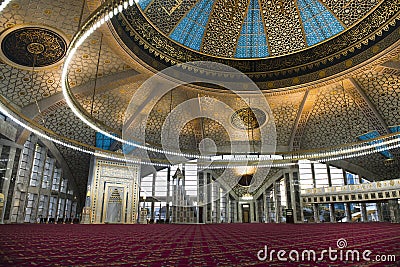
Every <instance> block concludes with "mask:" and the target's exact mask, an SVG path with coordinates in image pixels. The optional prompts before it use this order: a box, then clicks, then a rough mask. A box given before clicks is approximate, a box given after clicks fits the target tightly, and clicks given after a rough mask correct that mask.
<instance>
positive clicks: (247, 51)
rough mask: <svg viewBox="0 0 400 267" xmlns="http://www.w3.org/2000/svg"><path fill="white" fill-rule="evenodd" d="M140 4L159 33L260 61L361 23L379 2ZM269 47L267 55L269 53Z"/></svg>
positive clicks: (257, 0) (206, 50)
mask: <svg viewBox="0 0 400 267" xmlns="http://www.w3.org/2000/svg"><path fill="white" fill-rule="evenodd" d="M361 2H367V3H360V1H359V0H358V1H356V0H351V1H330V0H298V1H280V0H269V1H267V0H261V1H260V0H218V1H210V0H197V1H195V0H180V1H174V0H168V1H161V0H155V1H138V6H139V7H140V8H141V9H142V11H143V13H144V14H145V16H146V17H147V19H148V20H149V21H150V22H151V23H152V25H154V26H155V27H156V28H157V29H158V30H159V31H160V32H162V33H164V34H165V35H167V36H169V37H170V38H171V39H173V40H175V41H177V42H178V43H180V44H183V45H184V46H186V47H189V48H191V49H194V50H196V51H200V52H202V53H205V54H208V55H213V56H218V57H228V58H232V57H237V58H263V57H267V56H269V55H272V56H276V55H284V54H287V53H292V52H295V51H298V50H301V49H304V48H306V47H307V46H312V45H314V44H317V43H320V42H322V41H324V40H326V39H329V38H330V37H332V36H335V35H337V34H339V33H340V32H342V31H344V29H345V28H347V27H350V26H352V25H354V24H355V23H357V22H358V21H359V20H361V19H363V18H364V17H365V15H366V14H367V13H368V12H369V11H371V10H372V9H373V8H375V7H376V6H378V4H379V1H377V0H373V1H361ZM268 48H269V50H268Z"/></svg>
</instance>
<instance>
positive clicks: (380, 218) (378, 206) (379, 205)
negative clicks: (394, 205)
mask: <svg viewBox="0 0 400 267" xmlns="http://www.w3.org/2000/svg"><path fill="white" fill-rule="evenodd" d="M376 211H377V213H378V221H380V222H383V221H384V218H383V210H382V203H381V202H377V203H376Z"/></svg>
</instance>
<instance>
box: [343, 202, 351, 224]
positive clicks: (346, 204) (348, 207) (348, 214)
mask: <svg viewBox="0 0 400 267" xmlns="http://www.w3.org/2000/svg"><path fill="white" fill-rule="evenodd" d="M344 207H345V210H346V218H347V222H352V219H351V209H350V203H349V202H346V203H344Z"/></svg>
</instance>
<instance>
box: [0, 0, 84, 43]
mask: <svg viewBox="0 0 400 267" xmlns="http://www.w3.org/2000/svg"><path fill="white" fill-rule="evenodd" d="M81 10H82V1H78V0H74V1H69V0H60V1H51V0H43V1H36V0H18V1H12V3H10V4H9V5H8V6H7V7H6V9H5V10H4V11H3V12H2V13H1V14H0V25H1V26H2V27H4V28H10V27H13V26H16V25H21V24H34V25H51V26H52V27H53V28H56V29H60V30H62V32H63V33H64V34H65V35H66V37H67V38H68V39H71V38H72V36H73V35H74V34H75V32H76V31H77V30H78V23H79V15H80V13H81ZM87 15H88V12H87V10H85V12H84V18H85V17H86V16H87Z"/></svg>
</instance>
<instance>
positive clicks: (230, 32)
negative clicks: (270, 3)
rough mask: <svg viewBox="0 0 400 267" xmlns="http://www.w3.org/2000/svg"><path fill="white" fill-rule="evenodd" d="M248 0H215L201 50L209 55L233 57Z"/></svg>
mask: <svg viewBox="0 0 400 267" xmlns="http://www.w3.org/2000/svg"><path fill="white" fill-rule="evenodd" d="M248 2H249V1H248V0H237V1H224V0H217V1H216V2H215V4H214V9H213V12H212V13H211V15H210V18H209V21H208V24H207V27H206V32H205V35H204V39H203V43H202V46H201V51H202V52H204V53H206V54H210V55H219V56H222V57H233V56H234V51H235V47H236V43H237V41H238V39H239V35H240V29H241V28H242V24H243V21H244V18H245V17H246V10H247V6H248Z"/></svg>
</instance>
